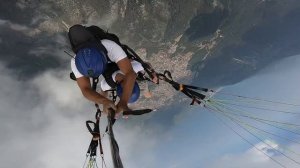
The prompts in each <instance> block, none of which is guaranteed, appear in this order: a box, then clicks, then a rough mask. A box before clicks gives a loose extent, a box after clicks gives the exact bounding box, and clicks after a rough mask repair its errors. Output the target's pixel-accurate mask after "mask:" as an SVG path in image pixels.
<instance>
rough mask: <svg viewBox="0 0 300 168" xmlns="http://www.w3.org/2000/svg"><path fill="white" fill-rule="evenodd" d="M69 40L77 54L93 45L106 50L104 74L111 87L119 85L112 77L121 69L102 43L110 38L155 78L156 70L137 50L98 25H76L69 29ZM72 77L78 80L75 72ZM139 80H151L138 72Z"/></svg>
mask: <svg viewBox="0 0 300 168" xmlns="http://www.w3.org/2000/svg"><path fill="white" fill-rule="evenodd" d="M68 36H69V40H70V43H71V46H72V50H73V52H74V53H76V54H77V52H78V51H79V50H80V49H82V48H88V47H93V48H96V49H98V50H99V51H101V52H104V54H105V55H106V59H107V60H108V65H107V68H106V70H105V71H104V73H103V74H102V76H103V77H104V79H105V80H106V82H107V84H108V85H109V86H110V87H111V88H115V87H116V86H117V83H116V82H115V81H114V80H113V79H112V74H113V73H114V72H116V71H118V70H119V67H118V65H117V64H116V63H115V62H112V61H111V60H110V59H109V58H108V56H107V50H106V48H105V47H104V46H103V44H102V43H101V40H103V39H108V40H111V41H114V42H115V43H117V44H118V45H119V46H120V47H121V48H122V49H123V50H124V52H125V53H126V55H127V57H128V58H129V59H133V60H135V61H137V62H139V63H141V65H142V66H143V68H144V70H145V72H146V73H147V74H148V75H149V76H150V77H151V78H153V75H152V73H153V72H154V70H153V68H152V67H151V66H150V65H149V64H147V63H145V62H144V61H143V60H142V59H141V58H140V57H139V56H138V55H137V54H136V53H135V52H134V50H133V49H131V48H130V47H128V46H127V45H124V44H122V43H121V42H120V40H119V38H118V36H117V35H115V34H112V33H108V32H106V31H104V30H103V29H101V28H99V27H97V26H89V27H84V26H82V25H74V26H72V27H71V28H70V29H69V33H68ZM70 78H71V79H73V80H76V77H75V75H74V73H73V72H71V73H70ZM138 80H140V81H141V80H151V79H150V78H148V77H146V76H145V75H143V74H139V73H138Z"/></svg>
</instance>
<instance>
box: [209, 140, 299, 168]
mask: <svg viewBox="0 0 300 168" xmlns="http://www.w3.org/2000/svg"><path fill="white" fill-rule="evenodd" d="M265 143H268V144H271V146H272V147H274V148H275V149H278V148H279V145H278V144H276V143H274V142H271V141H269V140H265ZM256 148H258V149H259V150H261V151H263V152H264V153H266V154H268V155H269V156H271V157H272V158H273V159H274V160H276V161H278V162H279V163H280V164H282V165H284V166H286V167H289V168H296V167H299V165H297V164H295V163H294V162H293V161H291V160H289V159H287V158H285V157H284V156H283V155H281V154H278V153H277V152H276V151H274V149H272V148H270V147H269V146H267V145H266V144H264V143H263V142H260V143H257V144H256V145H255V147H251V148H250V149H248V150H246V151H244V152H243V153H235V154H233V153H227V154H225V155H223V156H222V157H220V158H218V159H216V160H215V162H214V163H212V164H211V165H210V166H209V167H211V168H240V167H244V168H253V167H255V168H266V167H281V166H280V165H279V164H277V163H275V162H274V161H273V160H272V159H270V158H269V157H268V156H266V155H265V154H263V153H262V152H260V151H258V150H257V149H256ZM288 148H291V149H293V150H299V149H300V145H295V144H290V145H289V146H288ZM289 156H291V154H289ZM294 158H295V156H294Z"/></svg>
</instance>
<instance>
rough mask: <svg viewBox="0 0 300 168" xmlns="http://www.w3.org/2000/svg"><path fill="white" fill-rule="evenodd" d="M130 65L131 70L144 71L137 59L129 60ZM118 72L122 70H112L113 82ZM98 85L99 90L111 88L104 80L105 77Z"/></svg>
mask: <svg viewBox="0 0 300 168" xmlns="http://www.w3.org/2000/svg"><path fill="white" fill-rule="evenodd" d="M131 65H132V68H133V71H134V72H135V73H138V72H141V71H144V68H143V66H142V64H141V63H139V62H137V61H134V60H133V61H131ZM118 73H121V74H123V73H122V71H120V70H118V71H116V72H114V73H113V74H112V79H113V80H114V82H116V75H117V74H118ZM100 87H101V90H102V91H107V90H110V89H111V87H110V86H109V85H108V84H107V82H106V80H105V79H103V80H101V82H100Z"/></svg>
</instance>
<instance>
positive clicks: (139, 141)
mask: <svg viewBox="0 0 300 168" xmlns="http://www.w3.org/2000/svg"><path fill="white" fill-rule="evenodd" d="M0 70H1V71H0V72H1V74H0V76H1V83H0V94H1V95H2V96H1V97H0V105H1V111H0V133H2V135H5V136H1V137H0V141H1V143H0V150H1V151H2V152H4V153H5V155H3V156H2V157H1V158H0V161H1V163H2V166H3V167H24V168H32V167H44V168H53V167H78V166H81V165H82V164H83V162H84V159H85V153H86V150H87V148H88V145H89V142H90V139H91V135H90V134H89V133H88V131H87V129H86V127H85V123H84V122H85V121H86V120H88V119H93V118H94V113H95V108H94V107H93V103H91V102H88V101H87V100H85V99H84V98H83V96H82V95H81V93H80V90H79V89H78V87H77V85H76V84H75V83H74V82H73V81H72V80H70V79H69V78H68V75H66V74H68V72H67V71H57V70H55V71H54V70H51V71H46V72H44V73H43V74H40V75H39V76H36V77H35V78H34V79H32V80H28V81H26V82H24V81H18V79H17V78H15V75H12V74H13V71H10V70H8V69H6V68H5V66H3V65H2V64H1V66H0ZM105 118H106V117H105V116H103V119H102V121H105V120H106V119H105ZM119 122H120V124H118V123H117V124H116V126H115V132H116V137H117V140H118V141H119V144H120V150H121V155H122V157H123V160H124V165H127V167H139V165H141V164H142V163H141V162H136V161H135V157H136V156H138V155H139V153H142V152H143V153H144V155H143V157H142V158H140V160H142V161H144V162H146V163H147V164H149V165H150V164H151V162H152V161H153V157H151V156H154V155H153V153H152V152H153V147H154V146H155V145H156V144H157V143H158V139H157V138H156V137H155V134H156V131H155V129H156V128H157V127H152V128H146V127H147V126H146V125H143V124H142V123H140V122H134V121H133V122H132V121H128V122H127V123H124V122H125V121H119ZM124 125H126V126H124ZM102 126H103V127H102V128H104V127H105V122H104V123H103V125H102ZM107 140H108V137H107V136H106V137H105V141H104V143H105V149H106V154H105V158H106V162H107V164H108V167H111V166H112V165H111V159H110V153H109V149H108V145H109V143H108V141H107ZM145 151H147V153H145ZM12 156H13V157H12ZM15 158H18V161H16V160H15ZM151 158H152V159H151ZM138 163H140V164H138Z"/></svg>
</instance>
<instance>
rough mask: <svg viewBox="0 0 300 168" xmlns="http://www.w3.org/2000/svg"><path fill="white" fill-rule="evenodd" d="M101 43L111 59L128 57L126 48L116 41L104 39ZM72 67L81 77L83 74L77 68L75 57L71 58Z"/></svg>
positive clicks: (77, 76) (76, 74)
mask: <svg viewBox="0 0 300 168" xmlns="http://www.w3.org/2000/svg"><path fill="white" fill-rule="evenodd" d="M101 43H102V44H103V46H104V47H105V48H106V50H107V56H108V58H109V59H110V61H112V62H115V63H117V62H119V61H120V60H122V59H124V58H126V57H127V55H126V53H125V52H124V50H123V49H122V48H121V47H120V46H119V45H118V44H117V43H115V42H114V41H111V40H107V39H104V40H101ZM75 57H76V56H75ZM71 69H72V72H73V73H74V75H75V77H76V78H80V77H82V76H83V75H82V74H81V73H80V72H79V71H78V69H77V68H76V65H75V59H71Z"/></svg>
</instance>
